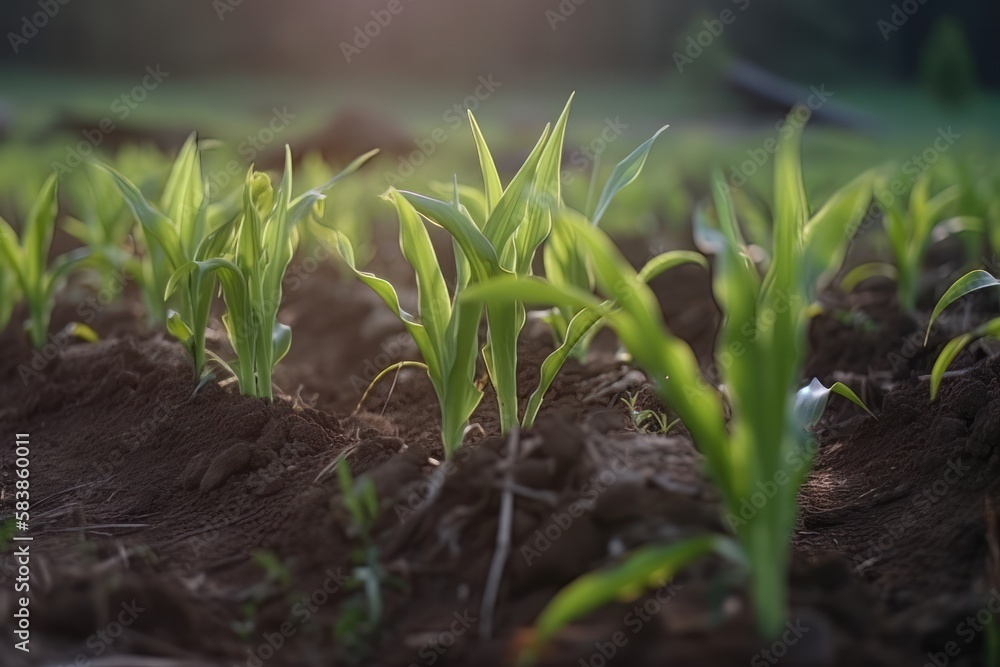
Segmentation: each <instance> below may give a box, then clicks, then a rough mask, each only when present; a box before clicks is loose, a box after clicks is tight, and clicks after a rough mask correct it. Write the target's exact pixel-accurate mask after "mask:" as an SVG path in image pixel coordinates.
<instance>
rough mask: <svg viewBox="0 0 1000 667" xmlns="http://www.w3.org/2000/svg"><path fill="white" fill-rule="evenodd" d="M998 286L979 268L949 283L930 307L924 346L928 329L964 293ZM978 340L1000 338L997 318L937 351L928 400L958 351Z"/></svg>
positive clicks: (994, 279) (932, 397)
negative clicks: (935, 303)
mask: <svg viewBox="0 0 1000 667" xmlns="http://www.w3.org/2000/svg"><path fill="white" fill-rule="evenodd" d="M998 286H1000V280H997V279H996V278H994V277H993V276H992V275H990V274H989V273H987V272H986V271H982V270H979V269H976V270H974V271H970V272H969V273H967V274H965V275H964V276H962V277H961V278H959V279H958V280H956V281H955V282H954V284H952V286H951V287H949V288H948V290H947V291H946V292H945V293H944V294H943V295H942V296H941V299H940V300H939V301H938V302H937V305H936V306H934V311H933V312H932V313H931V317H930V320H929V321H928V322H927V333H926V334H925V335H924V345H926V344H927V340H928V339H929V338H930V333H931V327H932V326H933V325H934V323H935V322H936V321H937V319H938V317H939V316H940V315H941V313H943V312H944V310H945V309H946V308H947V307H948V306H950V305H951V304H953V303H955V302H956V301H958V300H959V299H961V298H962V297H963V296H965V295H967V294H971V293H972V292H975V291H978V290H981V289H984V288H987V287H998ZM981 338H1000V317H997V318H994V319H992V320H989V321H988V322H985V323H983V324H981V325H979V326H978V327H976V328H975V329H973V330H972V331H968V332H966V333H964V334H962V335H960V336H958V337H956V338H953V339H952V340H950V341H948V343H947V344H946V345H945V346H944V348H943V349H942V350H941V353H940V354H939V355H938V358H937V360H936V361H935V362H934V368H932V369H931V400H934V399H935V398H937V395H938V392H939V391H940V389H941V381H942V380H943V379H944V374H945V372H947V370H948V367H949V366H951V364H952V363H953V362H954V361H955V359H956V358H957V357H958V355H959V354H961V353H962V350H964V349H965V348H967V347H968V346H969V345H971V344H972V343H974V342H975V341H977V340H979V339H981Z"/></svg>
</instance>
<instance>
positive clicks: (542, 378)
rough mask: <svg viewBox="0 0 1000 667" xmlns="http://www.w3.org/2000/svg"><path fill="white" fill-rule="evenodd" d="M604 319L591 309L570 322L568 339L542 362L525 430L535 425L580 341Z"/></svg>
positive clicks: (525, 418)
mask: <svg viewBox="0 0 1000 667" xmlns="http://www.w3.org/2000/svg"><path fill="white" fill-rule="evenodd" d="M603 319H604V318H603V316H602V315H601V312H600V310H599V309H597V308H594V307H591V308H584V309H583V310H581V311H579V312H578V313H577V314H576V315H575V316H574V317H573V319H572V320H570V323H569V326H568V327H567V328H566V337H565V339H564V340H563V342H562V344H561V345H560V346H559V347H558V348H556V349H555V351H553V352H552V353H551V354H550V355H549V356H547V357H546V358H545V361H543V362H542V367H541V370H540V371H539V378H538V388H537V389H535V391H534V392H532V394H531V397H530V398H529V399H528V405H527V406H526V407H525V409H524V418H523V419H522V424H521V425H522V426H523V427H524V428H531V427H532V426H533V425H534V423H535V418H536V417H537V416H538V410H539V409H540V408H541V407H542V400H543V399H544V398H545V393H546V392H547V391H548V390H549V388H550V387H551V386H552V382H553V381H554V380H555V378H556V376H557V375H558V374H559V371H560V369H562V367H563V365H564V364H565V363H566V360H567V359H569V358H570V356H571V355H572V354H573V350H574V349H575V348H576V346H577V345H578V344H579V343H580V341H582V340H583V339H584V338H586V337H587V336H588V335H589V334H590V332H591V331H593V329H594V328H595V327H596V326H597V325H598V324H600V322H601V321H602V320H603Z"/></svg>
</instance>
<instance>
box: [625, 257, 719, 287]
mask: <svg viewBox="0 0 1000 667" xmlns="http://www.w3.org/2000/svg"><path fill="white" fill-rule="evenodd" d="M683 264H697V265H699V266H701V267H703V268H705V269H706V270H708V268H709V267H708V260H707V259H705V256H704V255H702V254H701V253H699V252H691V251H690V250H673V251H670V252H665V253H661V254H659V255H657V256H656V257H654V258H652V259H651V260H649V261H648V262H646V264H645V265H644V266H643V267H642V269H640V270H639V280H641V281H642V282H644V283H648V282H649V281H650V280H652V279H653V278H655V277H656V276H658V275H660V274H661V273H663V272H664V271H669V270H670V269H672V268H674V267H677V266H681V265H683Z"/></svg>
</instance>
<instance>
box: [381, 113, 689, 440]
mask: <svg viewBox="0 0 1000 667" xmlns="http://www.w3.org/2000/svg"><path fill="white" fill-rule="evenodd" d="M572 101H573V100H572V96H571V97H570V100H569V101H568V102H567V103H566V106H565V107H564V109H563V111H562V114H561V115H560V116H559V119H558V120H557V121H556V123H555V125H554V126H552V127H551V128H549V127H546V128H545V130H544V131H543V133H542V136H541V138H540V139H539V140H538V142H537V143H536V144H535V147H534V149H533V150H532V151H531V153H530V154H529V155H528V158H527V159H526V160H525V162H524V164H523V165H522V166H521V168H520V170H519V171H518V172H517V174H516V175H515V176H514V178H513V179H512V180H511V181H510V183H509V184H508V185H507V187H506V188H504V187H503V185H502V183H501V180H500V176H499V174H498V172H497V169H496V165H495V164H494V161H493V157H492V155H491V153H490V149H489V146H488V145H487V142H486V139H485V138H484V136H483V134H482V132H481V130H480V128H479V125H478V123H476V119H475V117H474V116H473V114H472V113H470V114H469V122H470V125H471V127H472V132H473V137H474V139H475V143H476V148H477V152H478V155H479V164H480V171H481V172H482V178H483V186H484V189H483V193H482V194H480V193H479V192H478V191H476V190H475V189H473V188H469V187H459V186H457V185H456V186H454V190H455V196H454V201H453V202H450V203H449V202H445V201H442V200H439V199H433V198H430V197H425V196H423V195H418V194H415V193H412V192H400V193H399V195H400V196H402V197H403V198H404V199H405V200H406V201H407V202H409V203H410V204H411V205H412V206H413V208H414V209H415V210H416V211H417V212H418V213H419V214H420V215H422V216H423V217H424V218H426V219H427V220H429V221H430V222H431V223H433V224H436V225H438V226H440V227H442V228H444V229H445V230H447V231H448V232H449V233H450V234H451V236H452V238H453V239H454V242H455V245H456V254H457V256H458V261H459V269H460V276H461V277H460V283H461V285H462V286H463V287H464V286H467V285H471V284H480V283H483V282H485V281H487V280H491V279H495V278H498V277H501V276H522V277H523V276H530V275H532V262H533V261H534V258H535V255H536V253H537V251H538V248H539V247H540V246H541V245H542V243H544V242H545V241H546V240H548V244H547V246H549V245H552V244H559V246H560V247H559V248H558V249H556V250H554V251H552V252H550V253H549V259H547V260H546V261H547V264H548V265H551V266H552V267H553V268H552V271H553V272H558V277H556V278H554V279H555V280H557V281H563V280H564V281H571V282H572V281H586V283H587V284H589V280H590V279H589V274H588V272H587V268H586V265H585V264H581V263H580V262H579V261H578V258H577V257H576V253H577V248H576V245H575V242H574V241H573V239H572V235H570V236H568V237H566V236H564V235H563V236H560V232H559V231H553V230H554V229H555V228H557V227H559V226H560V225H561V224H562V222H560V220H561V219H564V218H565V217H566V216H569V215H570V214H569V213H567V211H568V209H565V208H564V207H562V206H560V204H559V203H560V202H561V184H560V175H561V163H562V147H563V140H564V138H565V134H566V124H567V121H568V119H569V111H570V107H571V105H572ZM657 134H659V133H657ZM655 138H656V137H655V136H654V137H653V138H652V139H650V140H649V141H647V142H646V143H645V144H643V145H642V146H640V147H639V149H637V150H636V151H635V152H633V153H632V155H630V156H629V157H628V158H626V159H625V160H624V161H623V162H622V163H621V164H619V165H618V166H617V167H616V168H615V170H614V172H613V173H612V175H611V177H610V179H609V180H608V183H607V185H606V186H605V188H604V191H603V193H602V195H601V197H600V199H599V200H598V203H597V208H596V213H595V214H594V216H593V219H594V220H595V222H599V221H600V218H601V216H602V215H603V214H604V212H605V211H606V210H607V207H608V205H609V204H610V202H611V200H612V199H613V198H614V196H615V194H616V193H617V192H618V191H619V190H621V188H623V187H624V186H626V185H628V184H629V183H631V182H632V181H633V180H635V178H636V177H637V176H638V174H639V172H640V171H641V169H642V166H643V164H644V163H645V160H646V156H647V155H648V153H649V149H650V148H651V147H652V144H653V142H654V141H655ZM553 234H554V238H553V236H550V235H553ZM557 239H558V240H557ZM546 252H549V251H548V250H546ZM692 259H694V257H693V253H686V254H684V253H677V254H673V255H670V256H661V257H660V258H657V259H656V260H653V262H651V263H650V269H649V275H650V276H651V275H654V274H655V272H658V271H662V270H665V269H666V268H669V266H670V265H671V262H680V261H691V260H692ZM697 259H699V260H700V259H701V258H700V257H698V258H697ZM574 284H575V283H574ZM524 321H525V308H524V304H522V303H519V302H517V301H516V300H515V301H509V302H504V301H496V302H492V303H487V304H486V323H487V342H486V345H485V346H484V347H483V350H482V353H483V359H484V361H485V364H486V370H487V373H488V374H489V377H490V380H491V382H492V384H493V387H494V389H495V391H496V394H497V403H498V407H499V412H500V426H501V430H502V431H504V432H508V431H510V430H511V429H512V428H513V427H514V426H515V425H517V424H518V423H519V421H520V424H521V425H522V426H523V427H526V428H527V427H530V426H531V425H532V424H533V423H534V420H535V418H536V416H537V414H538V410H539V409H540V407H541V403H542V400H543V398H544V395H545V392H546V391H547V390H548V388H549V387H550V386H551V384H552V381H553V380H554V379H555V376H556V375H557V374H558V372H559V369H560V368H561V367H562V366H563V364H564V363H565V362H566V360H567V359H568V357H569V356H570V354H571V353H572V352H573V350H574V349H576V348H577V345H578V344H579V343H580V342H581V341H582V340H584V338H585V337H586V336H587V335H588V334H589V332H590V331H592V330H593V329H594V328H595V326H596V325H597V324H598V323H599V322H600V317H599V316H597V315H596V313H595V312H594V311H588V312H586V313H579V312H572V313H570V317H569V318H568V319H566V320H565V324H564V325H562V326H561V328H560V330H561V332H562V333H561V339H560V346H559V349H557V350H556V351H555V352H554V353H553V354H551V355H550V356H549V357H548V358H547V359H546V360H545V362H544V363H543V364H542V368H541V377H540V380H539V384H538V387H537V388H536V390H535V391H534V392H533V394H532V395H531V397H530V398H529V400H528V403H527V405H526V407H525V410H524V414H523V416H521V417H520V419H519V406H518V387H517V341H518V338H519V336H520V332H521V329H522V328H523V326H524Z"/></svg>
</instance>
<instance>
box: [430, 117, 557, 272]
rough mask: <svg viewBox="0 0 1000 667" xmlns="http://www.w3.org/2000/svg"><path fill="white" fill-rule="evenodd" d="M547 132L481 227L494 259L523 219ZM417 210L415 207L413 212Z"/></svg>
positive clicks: (546, 129)
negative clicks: (492, 249) (493, 251)
mask: <svg viewBox="0 0 1000 667" xmlns="http://www.w3.org/2000/svg"><path fill="white" fill-rule="evenodd" d="M549 130H550V127H549V126H548V125H546V126H545V130H544V131H543V132H542V136H541V137H540V138H539V139H538V143H537V144H535V147H534V148H533V149H532V151H531V153H530V154H529V155H528V158H527V159H526V160H525V162H524V164H523V165H521V168H520V169H519V170H518V172H517V174H515V175H514V179H513V180H512V181H511V182H510V185H508V186H507V189H506V190H504V193H503V196H502V197H500V201H498V202H497V204H496V206H495V207H494V209H493V211H492V212H491V213H490V217H489V219H488V220H487V221H486V225H485V226H484V227H483V234H484V235H485V236H486V238H487V239H489V242H490V244H491V245H492V246H493V248H495V249H496V250H495V253H496V254H497V255H498V256H499V255H500V253H502V252H503V251H504V248H506V246H507V241H508V240H509V239H510V237H511V236H512V235H513V234H514V232H515V231H516V230H517V228H518V226H519V225H520V224H521V221H522V220H523V219H524V216H525V213H526V211H527V207H528V200H529V198H530V197H531V196H532V187H533V185H534V182H535V170H536V169H537V167H538V161H539V160H541V158H542V152H543V151H544V150H545V146H546V143H547V139H548V136H549ZM419 208H420V207H417V210H419Z"/></svg>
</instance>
